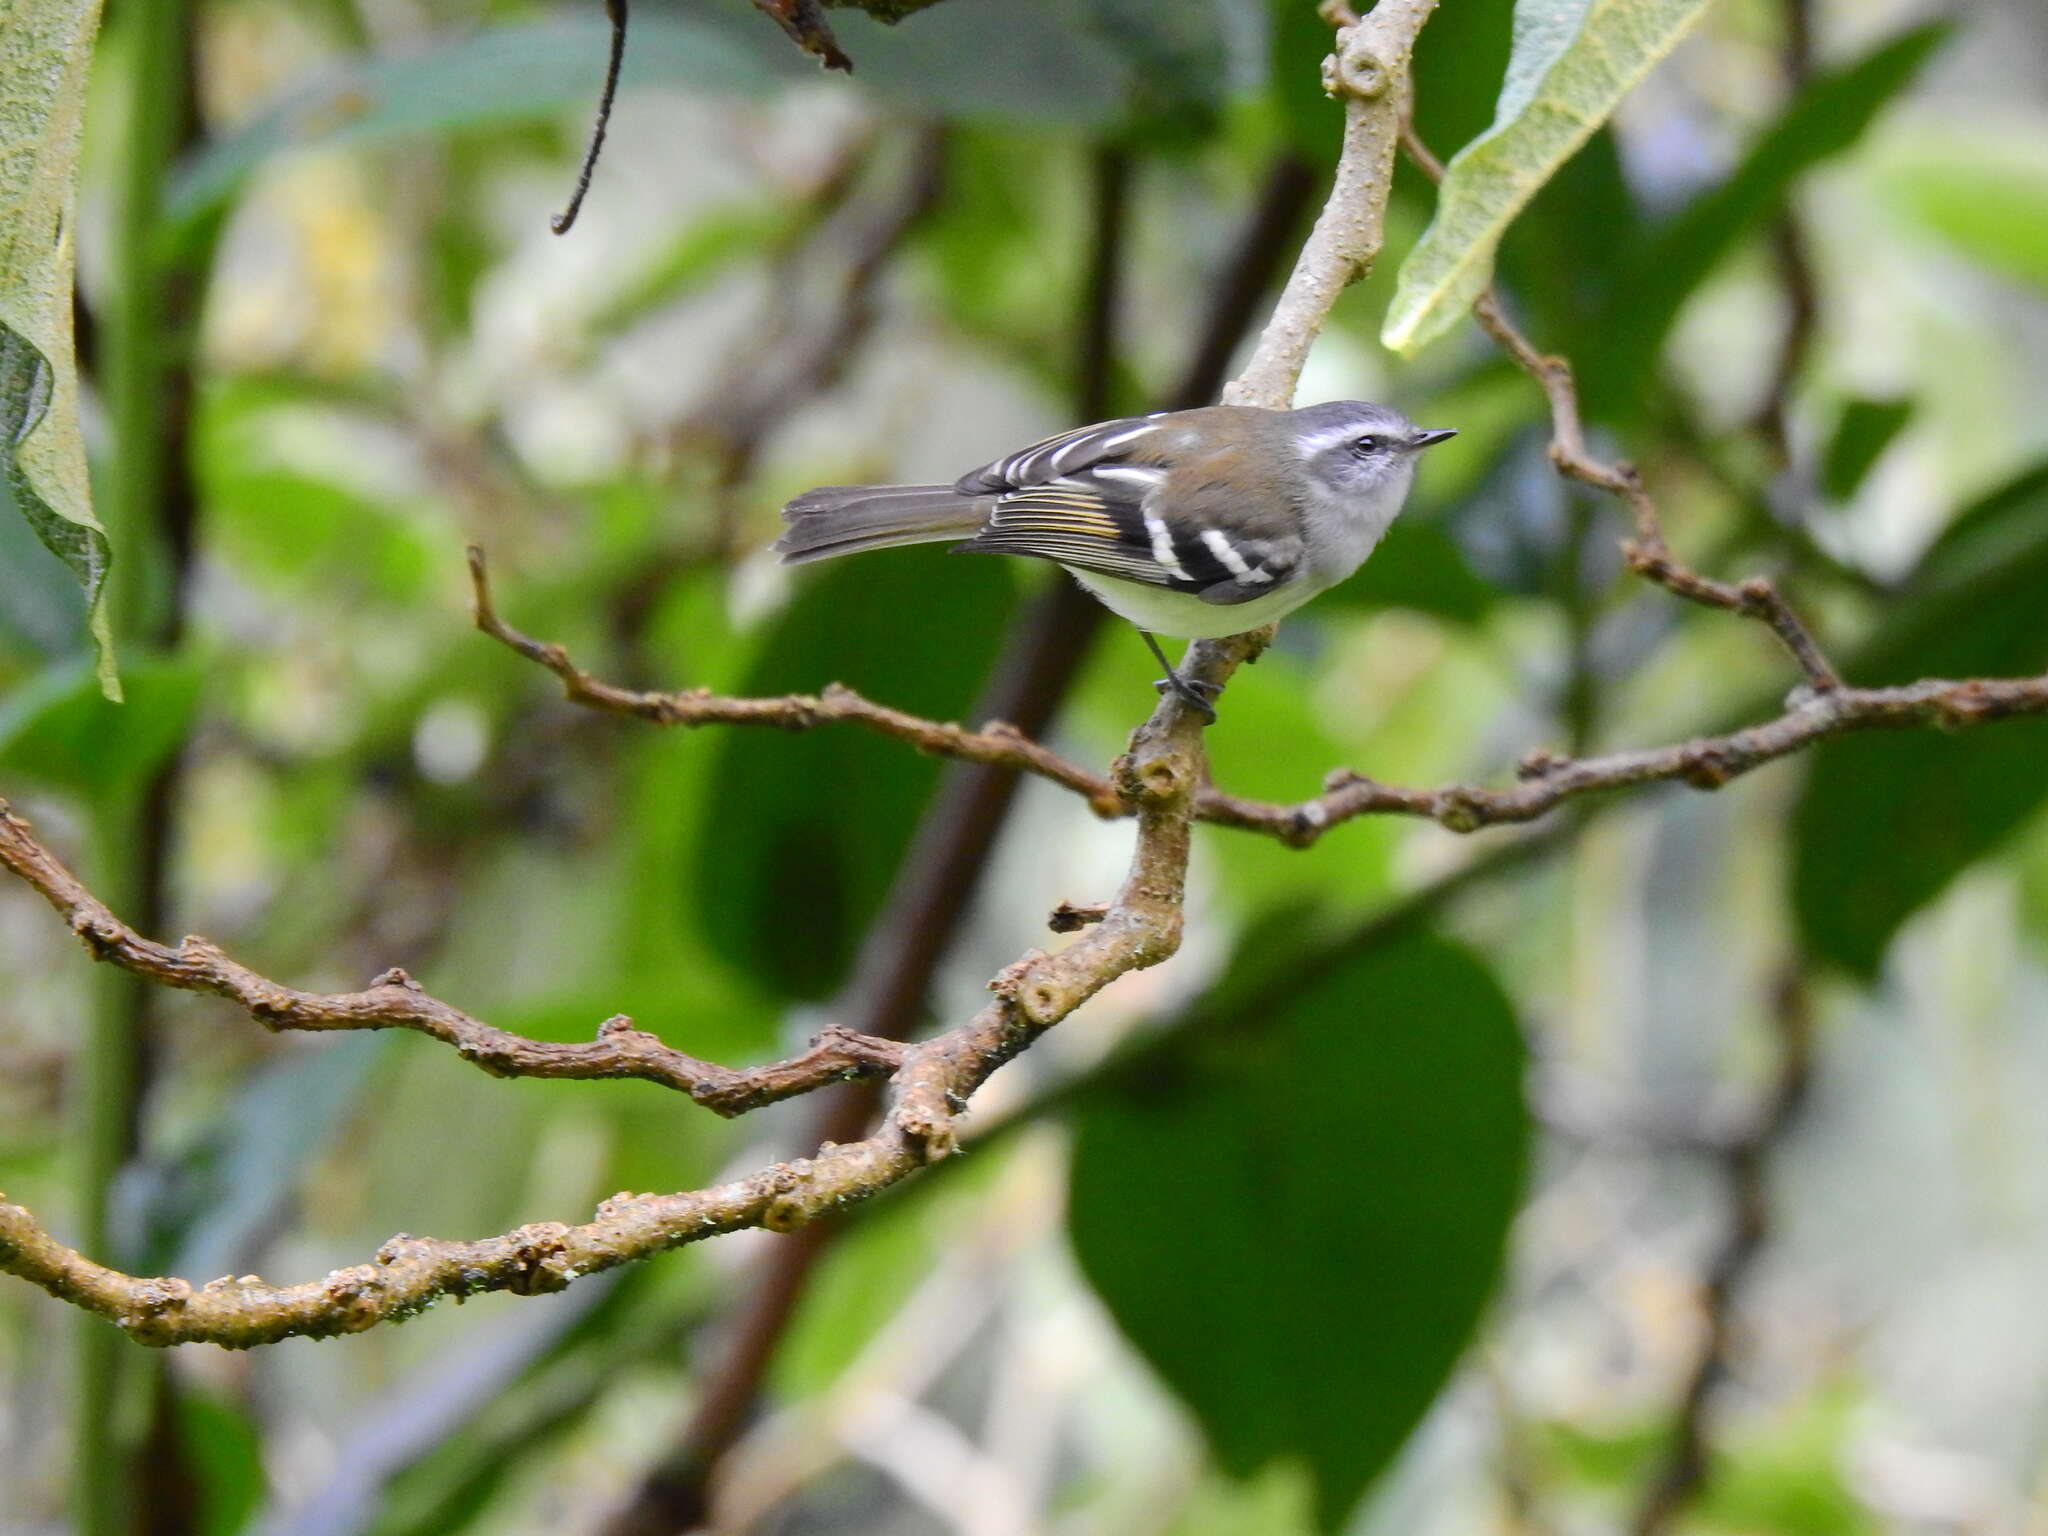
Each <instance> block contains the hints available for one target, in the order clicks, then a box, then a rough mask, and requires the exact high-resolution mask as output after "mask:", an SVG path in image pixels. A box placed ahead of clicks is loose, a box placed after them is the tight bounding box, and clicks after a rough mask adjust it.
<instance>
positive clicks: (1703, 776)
mask: <svg viewBox="0 0 2048 1536" xmlns="http://www.w3.org/2000/svg"><path fill="white" fill-rule="evenodd" d="M470 571H471V575H472V577H473V579H474V585H475V589H476V615H477V627H478V628H479V629H481V630H483V631H484V633H486V634H488V635H490V636H492V637H493V638H494V639H497V640H499V641H502V642H503V643H504V644H506V645H508V646H510V647H511V648H512V649H513V650H515V651H518V652H519V653H520V654H521V655H522V656H525V657H527V658H529V659H530V660H532V661H535V662H538V663H539V664H540V665H541V666H544V667H546V668H547V669H548V670H549V671H550V672H553V673H554V674H555V675H556V676H557V677H559V678H561V679H562V685H563V692H564V694H565V695H566V696H567V697H568V698H569V699H570V700H571V701H573V702H575V703H578V704H582V705H585V706H587V707H588V708H591V709H597V710H602V711H604V712H606V713H608V714H616V715H627V716H631V717H633V718H635V719H640V720H649V721H652V722H654V723H655V724H657V725H689V726H696V725H708V724H724V725H769V726H775V727H777V728H779V729H782V730H792V731H803V730H812V729H815V728H817V727H818V726H821V725H826V724H831V723H835V722H845V723H848V724H853V725H859V726H862V727H865V728H866V729H868V730H872V731H877V732H879V733H881V734H882V735H885V736H893V737H895V738H897V739H898V740H900V741H904V742H907V743H909V744H910V745H911V746H913V747H915V748H917V750H919V751H920V752H928V753H932V754H935V755H937V756H942V757H954V758H961V759H964V760H966V761H968V762H976V763H992V764H998V765H1001V766H1003V767H1008V768H1015V769H1018V770H1020V771H1022V772H1026V773H1033V774H1036V775H1038V776H1039V777H1040V778H1042V779H1046V780H1048V781H1049V782H1051V783H1054V784H1058V785H1060V786H1061V787H1062V788H1065V789H1070V790H1072V791H1073V792H1074V793H1076V794H1078V795H1080V796H1081V797H1082V798H1083V799H1084V800H1086V801H1087V802H1088V805H1089V808H1090V809H1091V810H1093V811H1094V812H1095V813H1096V814H1097V815H1098V816H1104V817H1114V816H1121V815H1124V814H1127V812H1128V807H1127V806H1126V805H1124V804H1123V803H1122V802H1121V801H1120V800H1119V799H1118V798H1117V791H1116V785H1115V783H1114V781H1113V780H1112V779H1110V778H1108V777H1107V776H1104V775H1101V774H1095V773H1091V772H1089V771H1088V770H1087V769H1085V768H1082V767H1080V766H1079V765H1078V764H1075V763H1072V762H1069V761H1068V760H1067V759H1066V758H1063V757H1061V756H1060V755H1059V754H1058V753H1056V752H1054V751H1052V750H1051V749H1050V748H1048V747H1045V746H1041V745H1040V744H1039V743H1037V742H1035V741H1032V740H1031V739H1030V738H1029V737H1027V736H1025V735H1024V734H1023V733H1022V732H1021V731H1018V730H1016V729H1015V728H1014V727H1011V726H1009V725H1006V724H1004V723H1003V722H1001V721H996V722H992V723H990V724H988V725H985V726H983V727H982V728H981V729H980V730H979V731H970V730H966V729H964V728H963V727H961V726H958V725H953V724H950V723H947V722H942V721H936V720H926V719H922V718H920V717H919V716H916V715H908V714H905V713H903V712H902V711H901V710H896V709H891V708H889V707H888V706H887V705H884V704H877V703H875V702H874V701H873V700H871V699H868V698H865V697H863V696H862V695H860V694H858V693H855V692H854V691H853V690H852V689H850V688H842V687H840V686H839V685H838V684H836V683H835V684H832V685H831V686H829V687H827V688H826V689H825V690H824V692H823V693H820V694H786V695H783V696H780V697H776V698H752V699H747V698H730V697H726V696H724V695H720V694H714V693H712V692H710V691H709V690H708V689H689V690H684V691H682V692H677V693H659V692H642V691H638V690H633V689H625V688H618V687H614V686H613V685H612V684H610V683H606V682H602V681H600V680H599V679H597V678H595V677H592V676H591V675H590V674H589V673H587V672H585V671H583V670H582V669H581V668H579V667H578V666H576V664H575V663H574V662H573V661H571V660H570V659H569V656H568V653H567V652H565V651H564V650H563V649H562V648H561V647H560V646H558V645H550V644H548V643H546V642H545V641H540V640H535V639H533V638H532V637H531V636H529V635H525V634H522V633H521V632H520V631H518V630H516V629H513V628H512V627H511V626H510V625H508V624H506V623H505V622H504V620H502V619H501V618H499V617H498V615H497V612H496V610H495V608H494V607H493V605H492V602H491V595H490V588H489V583H488V581H487V580H486V578H485V574H484V563H483V555H482V553H481V552H480V551H477V550H475V549H472V550H471V551H470ZM2042 713H2048V676H2044V677H2033V678H1965V679H1960V680H1950V679H1943V678H1929V679H1925V680H1923V681H1920V682H1916V683H1908V684H1905V685H1902V686H1900V687H1895V688H1851V687H1847V686H1846V685H1837V686H1835V687H1832V688H1829V689H1827V690H1825V691H1820V690H1814V689H1811V688H1802V689H1800V690H1799V691H1798V692H1796V693H1795V694H1794V695H1793V696H1792V698H1791V700H1790V701H1789V702H1788V704H1787V707H1786V710H1785V712H1784V713H1783V714H1782V715H1779V716H1777V717H1776V718H1775V719H1771V720H1766V721H1764V722H1762V723H1761V724H1758V725H1752V726H1748V727H1745V728H1744V729H1742V730H1739V731H1730V732H1728V733H1726V734H1725V735H1720V736H1699V737H1695V738H1693V739H1692V740H1690V741H1682V742H1677V743H1674V744H1672V745H1670V746H1662V747H1644V748H1639V749H1636V750H1632V751H1625V752H1611V753H1607V754H1605V755H1603V756H1600V757H1588V758H1568V757H1559V756H1556V755H1554V754H1552V753H1550V752H1546V751H1537V752H1532V753H1530V754H1529V755H1528V756H1526V757H1524V758H1523V759H1522V761H1521V763H1520V764H1519V765H1518V767H1517V770H1516V772H1517V776H1518V778H1519V779H1520V781H1521V782H1519V783H1518V784H1516V785H1514V786H1513V787H1512V788H1504V789H1488V788H1485V787H1483V786H1480V785H1472V784H1451V785H1447V786H1445V787H1443V788H1440V789H1413V788H1405V787H1401V786H1398V785H1391V784H1382V783H1380V782H1378V781H1377V780H1375V779H1370V778H1367V777H1365V776H1364V775H1362V774H1357V773H1353V772H1351V771H1350V770H1348V769H1338V770H1336V771H1335V772H1334V773H1333V774H1332V775H1331V776H1330V781H1329V788H1328V789H1326V790H1325V791H1324V792H1323V793H1322V794H1320V795H1317V796H1315V797H1313V798H1311V799H1308V800H1302V801H1298V802H1295V803H1292V804H1281V803H1277V802H1274V801H1267V800H1251V799H1247V798H1245V797H1243V796H1240V795H1233V794H1231V793H1229V792H1228V791H1227V790H1222V789H1218V788H1217V787H1216V786H1214V785H1212V784H1205V785H1203V786H1202V788H1201V789H1200V791H1199V792H1198V793H1197V794H1196V796H1195V802H1194V815H1195V819H1196V820H1198V821H1204V822H1209V823H1212V824H1214V825H1216V826H1223V827H1235V828H1237V829H1239V830H1241V831H1246V832H1258V833H1263V834H1264V835H1266V836H1268V837H1274V838H1278V839H1279V840H1280V841H1281V842H1284V843H1286V844H1288V845H1290V846H1291V847H1296V848H1306V847H1307V846H1309V845H1310V844H1311V843H1314V842H1316V841H1317V840H1318V839H1319V838H1321V837H1322V836H1323V835H1324V834H1325V833H1326V832H1328V831H1330V830H1331V829H1332V828H1333V827H1338V826H1341V825H1343V824H1344V823H1345V822H1347V821H1355V820H1356V819H1358V818H1359V817H1361V816H1387V815H1392V816H1415V817H1421V818H1423V819H1425V820H1429V821H1434V822H1436V823H1437V824H1438V825H1439V826H1442V827H1446V828H1448V829H1449V830H1451V831H1453V832H1476V831H1478V830H1480V829H1481V828H1484V827H1494V826H1503V825H1511V824H1514V823H1518V822H1526V821H1534V820H1535V819H1536V818H1538V817H1540V816H1542V815H1544V814H1546V813H1547V812H1549V811H1551V810H1553V809H1555V808H1556V807H1557V806H1559V805H1562V804H1563V803H1564V802H1566V801H1568V800H1574V799H1577V798H1579V797H1581V796H1584V795H1592V794H1603V793H1606V792H1608V791H1611V790H1617V789H1627V788H1632V787H1634V786H1636V785H1639V784H1653V783H1660V782H1680V783H1684V784H1687V785H1689V786H1691V787H1692V788H1694V789H1701V790H1712V789H1719V788H1720V787H1721V786H1722V785H1724V784H1726V783H1728V782H1729V781H1730V780H1732V779H1736V778H1739V777H1741V776H1742V775H1743V774H1745V773H1748V772H1750V771H1752V770H1753V769H1756V768H1760V767H1762V766H1763V765H1764V764H1766V763H1769V762H1774V761H1776V760H1777V759H1778V758H1781V757H1786V756H1789V755H1791V754H1792V753H1794V752H1797V751H1799V750H1800V749H1802V748H1804V747H1807V746H1810V745H1812V744H1813V743H1814V742H1816V741H1820V740H1823V739H1825V738H1827V737H1830V736H1842V735H1846V734H1848V733H1850V732H1852V731H1868V730H1898V729H1904V728H1907V727H1912V726H1928V725H1932V726H1938V727H1940V728H1942V729H1944V730H1960V729H1963V728H1965V727H1968V726H1975V725H1983V724H1987V723H1989V722H1991V721H1995V720H2005V719H2011V718H2014V717H2016V716H2020V715H2037V714H2042Z"/></svg>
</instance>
